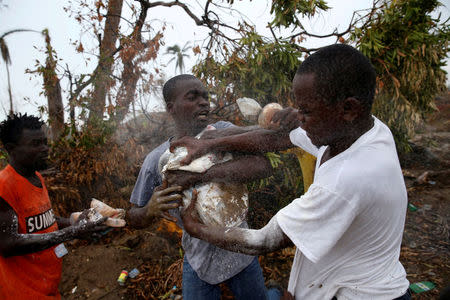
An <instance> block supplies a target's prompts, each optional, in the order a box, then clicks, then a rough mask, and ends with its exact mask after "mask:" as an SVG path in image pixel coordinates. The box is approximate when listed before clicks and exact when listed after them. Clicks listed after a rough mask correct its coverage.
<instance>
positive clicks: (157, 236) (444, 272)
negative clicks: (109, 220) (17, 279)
mask: <svg viewBox="0 0 450 300" xmlns="http://www.w3.org/2000/svg"><path fill="white" fill-rule="evenodd" d="M437 104H438V108H439V112H436V113H435V114H433V116H432V117H431V118H430V119H429V120H428V122H427V124H426V126H424V127H423V128H422V129H421V130H420V131H419V132H418V133H417V135H416V136H415V137H414V139H413V140H412V142H413V143H414V147H413V148H414V151H413V152H412V153H410V154H408V155H406V156H404V157H402V158H401V161H402V167H403V174H404V176H405V181H406V184H407V188H408V196H409V203H410V204H411V205H412V206H410V207H409V208H408V212H407V219H406V225H405V233H404V238H403V243H402V250H401V262H402V263H403V265H404V266H405V269H406V272H407V274H408V279H409V281H410V282H411V283H414V282H420V281H431V282H433V283H435V284H436V288H434V289H433V290H431V291H428V292H425V293H422V294H415V295H413V299H437V298H438V295H439V293H440V291H441V290H442V289H443V288H445V287H447V286H449V285H450V280H449V278H450V271H449V270H450V259H449V258H450V251H449V250H450V249H449V245H450V244H449V212H450V205H449V203H450V201H449V198H450V197H449V195H450V151H449V144H450V118H449V117H450V96H449V95H448V94H447V95H446V96H444V97H441V98H440V99H438V103H437ZM252 209H253V215H259V217H260V216H261V215H265V219H268V218H270V213H267V212H264V211H263V210H262V207H258V206H257V205H256V204H255V205H254V207H253V208H252ZM250 217H251V216H250ZM263 219H264V218H263ZM258 220H261V219H260V218H259V219H258ZM261 225H262V224H261ZM66 246H67V248H68V249H69V255H66V256H65V258H64V264H63V277H62V281H61V284H60V291H61V294H62V295H63V298H64V299H177V298H180V296H178V297H177V295H180V294H181V267H182V260H181V257H182V255H183V253H182V250H181V245H180V239H179V236H178V234H177V233H176V232H175V230H174V228H173V227H168V225H167V224H166V223H162V224H155V226H153V227H152V228H148V229H145V230H129V229H125V230H117V229H116V230H114V231H112V232H109V233H108V234H106V235H105V236H104V237H103V238H102V239H101V240H100V241H92V242H90V243H88V242H86V241H73V242H69V243H66ZM293 256H294V249H293V248H288V249H284V250H283V251H280V252H276V253H271V254H268V255H264V256H261V257H260V262H261V266H262V268H263V271H264V276H265V278H266V280H269V279H275V280H277V281H278V282H280V283H281V284H282V285H283V286H284V287H287V282H288V277H289V271H290V266H291V263H292V259H293ZM133 268H137V269H138V270H139V271H140V274H139V275H138V276H137V277H136V278H134V279H127V281H126V284H125V285H124V286H121V285H119V284H118V282H117V278H118V277H119V274H120V272H121V271H122V270H127V271H130V270H131V269H133ZM223 290H224V295H223V299H233V297H232V296H230V293H229V291H227V289H226V288H225V287H224V289H223Z"/></svg>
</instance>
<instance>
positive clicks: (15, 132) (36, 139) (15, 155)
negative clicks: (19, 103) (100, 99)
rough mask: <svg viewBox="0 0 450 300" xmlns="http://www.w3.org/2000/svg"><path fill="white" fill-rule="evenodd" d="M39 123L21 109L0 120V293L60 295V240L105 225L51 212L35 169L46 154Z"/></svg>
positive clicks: (15, 296) (41, 167) (44, 162)
mask: <svg viewBox="0 0 450 300" xmlns="http://www.w3.org/2000/svg"><path fill="white" fill-rule="evenodd" d="M42 125H43V122H41V121H40V120H39V119H38V118H36V117H33V116H27V115H26V114H25V115H12V116H8V119H7V120H5V121H3V122H2V123H1V124H0V140H1V142H2V144H3V147H4V148H5V149H6V151H7V152H8V158H9V165H7V166H6V168H5V169H3V170H2V171H0V241H1V243H0V299H14V300H17V299H60V298H61V296H60V294H59V291H58V284H59V281H60V279H61V263H62V259H61V256H63V255H65V254H66V253H67V250H66V249H65V248H64V245H63V244H62V243H63V242H65V241H68V240H72V239H74V238H79V237H86V236H88V235H90V234H92V233H95V232H98V231H101V230H104V229H105V228H106V227H105V226H103V225H101V224H102V223H103V222H104V220H105V219H101V220H99V221H97V222H87V223H84V224H81V223H78V224H74V225H73V226H70V225H71V224H70V222H69V220H68V219H67V218H60V217H57V216H55V215H54V214H53V210H52V208H51V203H50V199H49V197H48V193H47V189H46V187H45V184H44V180H43V178H42V176H41V175H40V174H39V173H38V171H40V170H44V169H45V168H46V167H47V157H48V146H47V138H46V136H45V133H44V131H43V130H42ZM61 228H62V229H61Z"/></svg>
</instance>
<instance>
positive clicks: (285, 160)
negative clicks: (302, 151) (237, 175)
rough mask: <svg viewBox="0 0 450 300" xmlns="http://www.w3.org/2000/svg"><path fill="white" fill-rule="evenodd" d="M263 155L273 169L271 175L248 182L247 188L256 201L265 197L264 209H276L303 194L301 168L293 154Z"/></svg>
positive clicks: (262, 200)
mask: <svg viewBox="0 0 450 300" xmlns="http://www.w3.org/2000/svg"><path fill="white" fill-rule="evenodd" d="M265 156H266V158H267V159H268V160H269V161H270V164H271V165H272V168H273V170H274V172H273V174H272V176H270V177H268V178H264V179H262V180H259V181H255V182H253V183H250V184H248V189H249V192H250V193H251V194H252V195H251V197H253V198H256V201H260V202H264V200H265V199H267V201H268V202H269V204H267V203H264V204H265V208H266V209H270V207H275V208H276V209H275V211H277V210H278V209H279V208H281V207H284V206H286V205H287V204H289V203H290V202H291V201H292V199H294V198H296V197H298V195H302V194H303V179H302V174H301V169H300V165H299V162H298V160H297V158H296V157H295V155H292V154H287V153H280V154H278V153H272V152H269V153H266V155H265Z"/></svg>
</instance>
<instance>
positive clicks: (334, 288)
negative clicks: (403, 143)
mask: <svg viewBox="0 0 450 300" xmlns="http://www.w3.org/2000/svg"><path fill="white" fill-rule="evenodd" d="M290 138H291V141H292V143H294V144H295V145H297V146H299V147H301V148H303V149H305V150H306V151H308V152H310V153H311V154H313V155H316V156H317V165H316V171H315V176H314V183H313V184H312V185H311V187H310V188H309V190H308V192H307V193H306V194H304V195H303V196H301V197H300V198H298V199H295V200H294V201H293V202H292V203H290V204H289V205H288V206H286V207H284V208H283V209H282V210H280V211H279V212H278V214H277V222H278V224H279V225H280V227H281V229H282V230H283V232H284V233H285V234H286V235H287V236H288V237H289V238H290V239H291V240H292V241H293V242H294V244H295V245H296V246H297V251H296V254H295V258H294V262H293V265H292V270H291V274H290V279H289V287H288V290H289V292H290V293H292V294H293V295H295V298H296V299H307V300H309V299H327V300H328V299H331V298H332V297H333V296H336V297H337V298H338V299H339V300H342V299H394V298H396V297H399V296H401V295H403V294H404V293H405V292H406V290H407V289H408V286H409V283H408V280H407V279H406V273H405V270H404V268H403V266H402V264H401V263H400V261H399V255H400V246H401V241H402V235H403V228H404V224H405V216H406V205H407V194H406V187H405V183H404V180H403V176H402V172H401V168H400V164H399V161H398V157H397V152H396V149H395V143H394V139H393V137H392V134H391V132H390V130H389V128H388V127H387V126H386V125H384V124H383V123H382V122H381V121H379V120H378V119H376V118H375V117H374V126H373V128H371V129H370V130H369V131H367V132H366V133H365V134H364V135H362V136H361V137H360V138H359V139H358V140H356V141H355V142H354V143H353V145H352V146H351V147H350V148H348V149H347V150H345V151H344V152H342V153H340V154H338V155H337V156H335V157H333V158H331V159H329V160H328V161H326V162H325V163H324V164H322V165H321V166H319V165H320V161H321V158H322V155H323V153H324V151H325V150H326V148H327V147H325V146H324V147H321V148H320V149H317V148H316V147H315V146H314V145H312V144H311V141H310V140H309V138H308V137H307V136H306V134H305V131H304V130H302V129H301V128H299V129H296V130H294V131H292V132H291V134H290Z"/></svg>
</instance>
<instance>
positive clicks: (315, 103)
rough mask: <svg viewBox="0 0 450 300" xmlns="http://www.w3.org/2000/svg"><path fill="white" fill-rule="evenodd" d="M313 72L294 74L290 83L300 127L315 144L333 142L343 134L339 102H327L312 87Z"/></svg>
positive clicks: (320, 144) (322, 144) (321, 144)
mask: <svg viewBox="0 0 450 300" xmlns="http://www.w3.org/2000/svg"><path fill="white" fill-rule="evenodd" d="M314 80H315V76H314V74H302V75H295V77H294V80H293V83H292V91H293V93H294V98H295V102H296V105H297V108H298V110H299V120H300V122H301V124H300V127H301V128H303V129H304V130H305V131H306V133H307V135H308V137H309V138H310V139H311V142H312V143H313V144H314V145H315V146H317V147H320V146H324V145H330V144H333V142H335V141H336V140H338V139H340V138H341V137H342V134H343V131H342V129H343V119H342V116H341V113H342V112H341V109H340V105H339V104H329V103H327V102H325V101H324V100H323V99H321V98H320V96H319V95H317V93H316V90H315V89H314Z"/></svg>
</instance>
